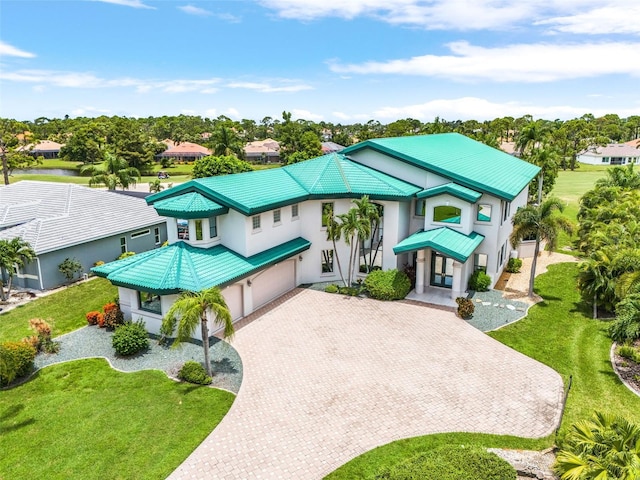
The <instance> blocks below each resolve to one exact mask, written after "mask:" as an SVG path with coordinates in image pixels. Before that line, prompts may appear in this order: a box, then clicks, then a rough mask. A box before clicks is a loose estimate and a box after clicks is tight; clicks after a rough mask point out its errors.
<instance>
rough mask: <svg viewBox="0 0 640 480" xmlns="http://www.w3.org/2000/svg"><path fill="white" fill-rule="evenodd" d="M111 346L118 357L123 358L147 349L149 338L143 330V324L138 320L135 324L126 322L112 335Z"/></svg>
mask: <svg viewBox="0 0 640 480" xmlns="http://www.w3.org/2000/svg"><path fill="white" fill-rule="evenodd" d="M111 344H112V345H113V348H115V350H116V353H117V354H118V355H122V356H125V357H126V356H129V355H135V354H136V353H138V352H140V351H142V350H144V349H146V348H149V336H148V335H147V331H146V330H145V328H144V322H143V321H142V320H138V321H137V322H135V323H132V322H127V323H125V324H123V325H119V326H118V327H117V328H116V331H115V333H114V334H113V338H112V339H111Z"/></svg>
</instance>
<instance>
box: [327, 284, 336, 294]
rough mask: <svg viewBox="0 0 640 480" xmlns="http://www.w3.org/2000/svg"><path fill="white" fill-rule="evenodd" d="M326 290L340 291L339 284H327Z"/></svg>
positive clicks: (329, 291) (328, 291) (331, 291)
mask: <svg viewBox="0 0 640 480" xmlns="http://www.w3.org/2000/svg"><path fill="white" fill-rule="evenodd" d="M324 291H325V292H327V293H338V286H337V285H327V286H326V287H324Z"/></svg>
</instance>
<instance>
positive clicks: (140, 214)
mask: <svg viewBox="0 0 640 480" xmlns="http://www.w3.org/2000/svg"><path fill="white" fill-rule="evenodd" d="M14 237H20V238H22V239H23V240H26V241H27V242H29V243H30V244H31V247H32V248H33V249H34V251H35V253H36V255H37V258H36V260H35V261H34V262H31V263H30V264H28V265H27V266H26V267H25V268H24V269H19V270H17V272H16V276H15V277H14V284H15V285H17V286H21V287H24V288H31V289H36V290H47V289H50V288H54V287H57V286H60V285H61V284H63V283H65V281H66V279H65V278H64V276H63V275H62V273H60V271H59V270H58V266H59V265H60V264H61V263H62V262H63V261H64V259H65V258H75V259H77V260H78V261H79V262H80V263H81V264H82V267H83V272H84V273H88V272H89V269H90V268H91V267H92V266H93V265H94V264H95V263H96V262H97V261H104V262H110V261H112V260H115V259H116V258H117V257H118V256H120V255H121V254H122V253H123V252H126V251H133V252H144V251H146V250H150V249H153V248H156V247H159V246H160V245H162V243H163V242H165V241H166V240H167V225H166V219H165V218H163V217H161V216H160V215H158V214H157V213H156V211H155V210H154V209H153V208H152V207H149V206H148V205H147V203H146V202H145V200H144V199H142V198H135V197H130V196H127V195H122V194H120V193H115V192H109V191H107V190H98V189H92V188H88V187H84V186H80V185H71V184H66V183H50V182H37V181H30V180H23V181H21V182H17V183H14V184H11V185H7V186H3V187H1V188H0V239H11V238H14Z"/></svg>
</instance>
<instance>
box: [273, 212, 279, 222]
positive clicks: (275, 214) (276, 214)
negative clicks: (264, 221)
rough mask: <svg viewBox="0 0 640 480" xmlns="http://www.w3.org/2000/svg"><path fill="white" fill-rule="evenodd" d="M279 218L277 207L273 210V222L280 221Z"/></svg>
mask: <svg viewBox="0 0 640 480" xmlns="http://www.w3.org/2000/svg"><path fill="white" fill-rule="evenodd" d="M280 220H281V212H280V209H279V208H278V209H277V210H274V211H273V223H280Z"/></svg>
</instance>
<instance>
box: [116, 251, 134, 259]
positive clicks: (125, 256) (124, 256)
mask: <svg viewBox="0 0 640 480" xmlns="http://www.w3.org/2000/svg"><path fill="white" fill-rule="evenodd" d="M135 254H136V252H124V253H122V254H120V256H119V257H118V258H116V260H122V259H123V258H129V257H133V256H134V255H135Z"/></svg>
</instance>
